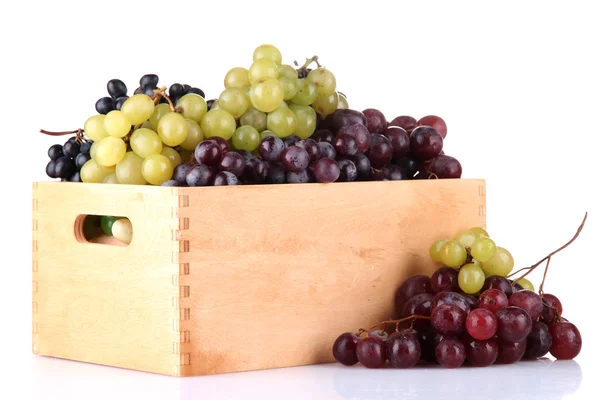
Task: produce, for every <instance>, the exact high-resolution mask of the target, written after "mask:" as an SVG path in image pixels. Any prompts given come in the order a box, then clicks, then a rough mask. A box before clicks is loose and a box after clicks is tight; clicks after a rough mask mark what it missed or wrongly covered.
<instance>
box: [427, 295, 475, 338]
mask: <svg viewBox="0 0 600 400" xmlns="http://www.w3.org/2000/svg"><path fill="white" fill-rule="evenodd" d="M448 293H450V292H448ZM466 319H467V313H466V312H465V310H463V309H462V308H460V307H458V306H455V305H453V304H442V305H439V306H437V307H435V308H433V309H432V312H431V320H430V322H431V326H433V327H434V328H435V330H436V331H438V332H439V333H441V334H443V335H459V334H461V333H462V332H464V330H465V320H466Z"/></svg>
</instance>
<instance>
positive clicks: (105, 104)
mask: <svg viewBox="0 0 600 400" xmlns="http://www.w3.org/2000/svg"><path fill="white" fill-rule="evenodd" d="M114 108H115V105H114V103H113V99H111V98H110V97H102V98H100V99H98V101H97V102H96V111H97V112H98V114H108V113H109V112H111V111H112V110H114Z"/></svg>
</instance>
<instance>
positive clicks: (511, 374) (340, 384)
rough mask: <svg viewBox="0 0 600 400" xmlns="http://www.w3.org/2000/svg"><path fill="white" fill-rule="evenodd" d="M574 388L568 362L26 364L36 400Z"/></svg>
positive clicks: (528, 393)
mask: <svg viewBox="0 0 600 400" xmlns="http://www.w3.org/2000/svg"><path fill="white" fill-rule="evenodd" d="M581 382H582V369H581V368H580V366H579V364H578V363H577V362H576V361H558V362H557V361H551V360H537V361H527V362H520V363H517V364H513V365H495V366H492V367H487V368H469V367H463V368H460V369H457V370H449V369H443V368H440V367H434V366H426V367H425V366H424V367H420V368H413V369H410V370H398V369H391V368H388V369H383V370H368V369H365V368H363V367H360V366H355V367H343V366H340V365H339V364H325V365H316V366H307V367H295V368H283V369H276V370H267V371H253V372H244V373H235V374H224V375H214V376H204V377H193V378H174V377H167V376H161V375H155V374H147V373H141V372H136V371H129V370H123V369H117V368H110V367H103V366H98V365H91V364H85V363H78V362H72V361H66V360H58V359H52V358H46V357H37V356H34V357H32V388H33V392H34V393H33V395H34V396H33V398H36V399H61V400H64V399H69V398H80V399H86V400H88V399H110V400H113V399H121V398H127V399H144V400H149V399H162V400H171V399H179V400H184V399H185V400H187V399H194V400H200V399H253V398H261V399H270V398H276V399H280V400H284V399H285V400H287V399H360V400H362V399H374V400H377V399H421V398H423V399H436V400H437V399H449V398H460V399H462V400H466V399H475V398H478V399H494V400H495V399H511V400H515V399H528V400H531V399H544V400H555V399H556V400H558V399H563V398H567V395H569V394H573V393H575V392H577V390H578V389H579V387H580V385H581ZM592 393H593V392H592ZM592 393H590V392H588V394H587V396H588V397H589V396H590V394H592ZM577 397H578V398H579V396H577ZM592 397H594V396H592Z"/></svg>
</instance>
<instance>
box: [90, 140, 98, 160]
mask: <svg viewBox="0 0 600 400" xmlns="http://www.w3.org/2000/svg"><path fill="white" fill-rule="evenodd" d="M97 148H98V142H94V143H92V147H90V158H92V159H93V158H94V154H96V149H97Z"/></svg>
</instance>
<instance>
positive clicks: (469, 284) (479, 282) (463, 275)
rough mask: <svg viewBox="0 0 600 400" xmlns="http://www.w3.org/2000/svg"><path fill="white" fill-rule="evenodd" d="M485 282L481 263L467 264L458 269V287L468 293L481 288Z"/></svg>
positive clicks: (475, 291)
mask: <svg viewBox="0 0 600 400" xmlns="http://www.w3.org/2000/svg"><path fill="white" fill-rule="evenodd" d="M484 282H485V274H484V273H483V270H482V269H481V267H480V266H479V265H475V264H465V265H463V266H462V268H461V269H460V270H459V271H458V287H459V288H460V290H462V291H463V292H465V293H467V294H474V293H477V292H479V291H480V290H481V288H482V287H483V283H484Z"/></svg>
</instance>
